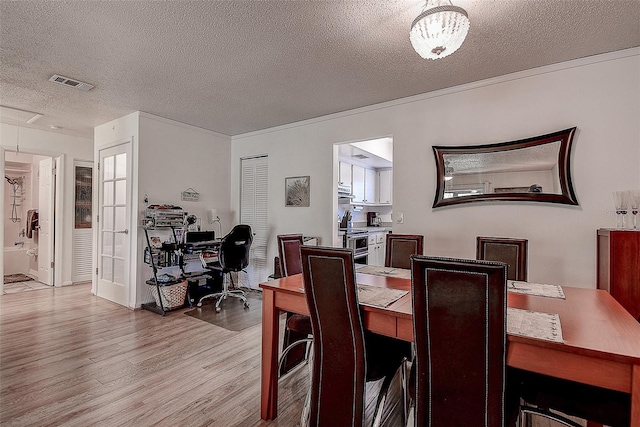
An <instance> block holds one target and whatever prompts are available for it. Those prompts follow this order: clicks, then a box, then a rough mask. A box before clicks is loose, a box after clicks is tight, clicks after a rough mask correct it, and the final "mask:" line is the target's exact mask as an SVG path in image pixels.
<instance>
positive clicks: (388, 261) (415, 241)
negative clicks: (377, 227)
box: [384, 233, 424, 269]
mask: <svg viewBox="0 0 640 427" xmlns="http://www.w3.org/2000/svg"><path fill="white" fill-rule="evenodd" d="M423 245H424V236H421V235H418V234H391V233H389V234H387V242H386V246H385V256H384V266H385V267H392V268H406V269H409V268H411V261H410V257H411V255H422V253H423V252H424V248H423Z"/></svg>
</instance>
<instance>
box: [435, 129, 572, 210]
mask: <svg viewBox="0 0 640 427" xmlns="http://www.w3.org/2000/svg"><path fill="white" fill-rule="evenodd" d="M575 132H576V127H572V128H569V129H565V130H561V131H558V132H554V133H550V134H547V135H542V136H535V137H533V138H527V139H521V140H518V141H510V142H501V143H498V144H484V145H465V146H433V154H434V156H435V158H436V172H437V184H436V185H437V186H436V195H435V198H434V201H433V208H439V207H443V206H450V205H457V204H461V203H470V202H484V201H496V200H497V201H523V202H546V203H560V204H566V205H578V199H577V198H576V194H575V191H574V190H573V184H572V182H571V144H572V142H573V136H574V134H575ZM558 141H560V150H559V154H558V173H559V175H560V177H559V178H560V189H561V191H562V194H553V193H491V194H478V195H475V196H464V197H454V198H450V199H445V198H444V186H445V179H444V177H445V163H444V155H445V154H465V153H467V154H475V153H491V152H496V151H509V150H517V149H520V148H528V147H534V146H537V145H543V144H549V143H553V142H558Z"/></svg>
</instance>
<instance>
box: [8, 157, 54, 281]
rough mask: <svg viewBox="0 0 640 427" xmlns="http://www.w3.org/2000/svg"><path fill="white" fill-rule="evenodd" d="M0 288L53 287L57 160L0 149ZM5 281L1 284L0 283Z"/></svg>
mask: <svg viewBox="0 0 640 427" xmlns="http://www.w3.org/2000/svg"><path fill="white" fill-rule="evenodd" d="M3 161H4V191H3V193H4V196H3V202H4V203H3V206H5V209H4V210H5V212H4V215H3V217H4V221H3V222H4V223H3V228H4V242H3V266H4V269H3V270H4V271H3V280H2V283H1V284H0V286H1V287H2V288H1V289H0V290H1V291H2V293H5V292H7V293H11V292H21V291H26V290H33V289H41V288H42V287H43V286H54V285H55V275H54V268H55V264H54V260H55V239H54V236H55V206H56V179H55V177H56V165H57V163H58V161H59V159H56V158H53V157H50V156H44V155H38V154H32V153H24V152H15V151H8V150H7V151H4V159H3ZM5 282H6V285H5Z"/></svg>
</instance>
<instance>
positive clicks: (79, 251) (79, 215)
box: [71, 161, 93, 283]
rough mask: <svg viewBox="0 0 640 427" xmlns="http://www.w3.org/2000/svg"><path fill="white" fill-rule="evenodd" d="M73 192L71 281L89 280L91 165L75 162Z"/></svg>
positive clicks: (91, 243)
mask: <svg viewBox="0 0 640 427" xmlns="http://www.w3.org/2000/svg"><path fill="white" fill-rule="evenodd" d="M74 171H75V191H74V210H75V215H74V225H73V260H72V268H71V281H72V282H73V283H77V282H84V281H89V280H91V260H92V258H91V257H92V248H93V230H92V225H93V224H92V222H91V208H92V206H91V201H92V190H93V176H92V173H93V163H91V162H80V161H76V162H75V164H74Z"/></svg>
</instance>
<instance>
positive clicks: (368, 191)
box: [364, 169, 378, 203]
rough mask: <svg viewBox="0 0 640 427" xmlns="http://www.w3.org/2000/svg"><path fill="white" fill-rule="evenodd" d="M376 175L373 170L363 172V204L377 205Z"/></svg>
mask: <svg viewBox="0 0 640 427" xmlns="http://www.w3.org/2000/svg"><path fill="white" fill-rule="evenodd" d="M377 181H378V174H377V173H376V171H375V170H373V169H365V170H364V202H365V203H378V200H377V197H376V196H377V193H378V183H377Z"/></svg>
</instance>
